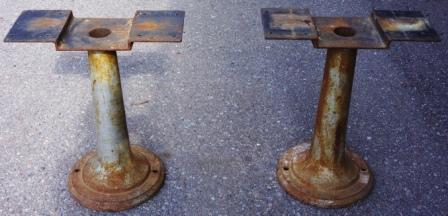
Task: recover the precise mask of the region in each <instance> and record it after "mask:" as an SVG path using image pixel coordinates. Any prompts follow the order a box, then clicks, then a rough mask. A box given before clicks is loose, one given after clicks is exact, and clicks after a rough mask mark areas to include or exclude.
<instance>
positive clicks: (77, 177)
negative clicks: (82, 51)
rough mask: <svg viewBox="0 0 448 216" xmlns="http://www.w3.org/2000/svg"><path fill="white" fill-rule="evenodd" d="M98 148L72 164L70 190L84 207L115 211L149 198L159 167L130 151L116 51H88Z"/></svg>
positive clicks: (138, 150)
mask: <svg viewBox="0 0 448 216" xmlns="http://www.w3.org/2000/svg"><path fill="white" fill-rule="evenodd" d="M88 55H89V64H90V71H91V75H90V77H91V82H92V92H93V104H94V107H95V116H96V130H97V149H96V151H92V152H90V153H89V154H87V155H86V156H84V157H83V158H82V159H81V160H80V161H78V162H77V164H76V165H75V167H74V168H73V170H72V172H71V173H70V177H69V182H68V184H69V190H70V192H71V193H72V195H73V196H74V197H75V198H76V199H77V200H78V201H79V202H80V203H81V204H82V205H84V206H86V207H88V208H93V209H96V210H102V211H120V210H123V209H127V208H131V207H133V206H135V205H137V204H139V203H141V202H143V201H145V200H147V199H149V198H150V197H151V196H152V195H154V193H155V192H157V191H158V189H159V188H160V187H161V186H162V183H163V180H164V168H163V165H162V163H161V161H160V160H159V159H158V158H157V156H156V155H154V154H153V153H151V152H149V151H147V150H145V149H144V148H142V147H139V146H130V144H129V136H128V130H127V126H126V115H125V110H124V104H123V96H122V91H121V83H120V73H119V69H118V62H117V54H116V52H115V51H89V52H88Z"/></svg>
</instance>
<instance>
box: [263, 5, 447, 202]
mask: <svg viewBox="0 0 448 216" xmlns="http://www.w3.org/2000/svg"><path fill="white" fill-rule="evenodd" d="M303 17H305V19H304V18H303ZM262 20H263V26H264V31H265V38H266V39H295V40H304V39H309V40H312V42H313V45H314V46H315V47H316V48H327V49H328V50H327V58H326V63H325V69H324V77H323V81H322V87H321V92H320V99H319V105H318V108H317V115H316V123H315V125H314V133H313V137H312V140H311V141H309V142H304V143H301V144H299V145H297V146H295V147H293V148H291V149H289V150H288V151H287V152H286V153H285V154H283V155H282V156H281V158H280V159H279V161H278V164H277V178H278V181H279V183H280V185H281V186H282V187H283V188H284V189H285V190H286V192H288V193H289V194H290V195H291V196H293V197H294V198H296V199H297V200H300V201H302V202H304V203H307V204H310V205H314V206H318V207H323V208H337V207H344V206H348V205H351V204H353V203H354V202H356V201H358V200H360V199H362V198H364V197H365V196H367V194H368V193H369V192H370V191H371V189H372V187H373V174H372V171H371V170H370V168H369V166H368V165H367V163H366V162H365V161H364V160H363V159H362V158H361V157H360V156H359V155H357V154H356V153H354V152H352V151H350V150H349V149H348V148H346V133H347V122H348V114H349V107H350V98H351V92H352V84H353V77H354V72H355V64H356V56H357V49H385V48H388V46H389V44H390V42H391V41H403V40H405V41H440V38H439V36H438V35H437V33H436V32H435V31H434V30H433V29H432V28H431V27H430V26H429V22H428V21H427V19H426V18H424V17H423V15H421V13H420V12H415V11H411V12H407V11H374V12H373V13H372V16H371V17H367V18H364V17H311V16H310V14H309V11H308V10H307V9H262ZM304 20H311V22H310V23H305V22H304ZM307 26H308V27H307ZM304 29H305V31H304Z"/></svg>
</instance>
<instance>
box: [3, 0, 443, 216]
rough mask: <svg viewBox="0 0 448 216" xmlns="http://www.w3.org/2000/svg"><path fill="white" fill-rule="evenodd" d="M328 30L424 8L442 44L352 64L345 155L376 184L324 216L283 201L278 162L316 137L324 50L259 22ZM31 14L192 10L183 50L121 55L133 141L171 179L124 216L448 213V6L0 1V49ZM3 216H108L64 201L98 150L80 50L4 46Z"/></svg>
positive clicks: (378, 53) (438, 0)
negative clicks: (347, 19) (290, 12)
mask: <svg viewBox="0 0 448 216" xmlns="http://www.w3.org/2000/svg"><path fill="white" fill-rule="evenodd" d="M265 7H300V8H309V9H310V10H311V12H312V14H313V15H319V16H368V15H369V14H370V12H371V11H372V10H373V9H388V10H392V9H394V10H419V11H422V12H423V13H424V14H425V15H427V16H429V19H430V22H431V24H432V25H433V27H434V28H435V29H436V30H437V31H438V32H439V33H440V35H441V37H442V42H441V43H398V42H397V43H394V44H392V46H391V48H390V49H389V50H361V51H359V54H358V60H357V67H356V74H355V82H354V87H353V94H352V103H351V108H350V120H349V129H348V135H347V144H348V146H349V147H350V148H351V149H352V150H354V151H356V152H358V153H359V154H360V155H362V156H363V158H364V159H365V160H366V161H367V162H368V164H369V165H370V167H371V169H372V170H373V172H374V175H375V186H374V189H373V191H372V193H371V194H370V195H369V196H368V197H367V198H366V199H364V200H363V201H361V202H358V203H356V204H355V205H353V206H351V207H349V208H342V209H319V208H315V207H311V206H308V205H304V204H301V203H299V202H297V201H295V200H294V199H293V198H291V197H290V196H288V195H287V194H286V193H285V192H284V191H283V190H282V188H281V187H280V186H279V184H278V183H277V180H276V176H275V168H276V163H277V159H278V158H279V157H280V155H281V154H282V153H283V152H285V151H286V150H287V149H288V148H290V147H292V146H294V145H295V144H296V143H298V142H300V141H303V140H307V139H309V138H310V137H311V135H312V129H313V123H314V117H315V111H316V108H317V101H318V96H319V90H320V84H321V80H322V74H323V73H322V72H323V64H324V58H325V50H319V49H314V48H313V47H312V45H311V42H309V41H266V40H264V38H263V32H262V25H261V18H260V8H265ZM26 9H69V10H73V12H74V15H75V16H76V17H133V15H134V13H135V11H136V10H184V11H186V18H185V29H184V30H185V33H184V40H183V42H182V43H179V44H168V43H160V44H155V43H152V44H144V43H137V44H135V45H134V49H133V50H132V51H131V52H119V63H120V69H121V75H122V85H123V91H124V98H125V106H126V113H127V121H128V128H129V132H130V137H131V142H132V143H134V144H138V145H142V146H144V147H146V148H149V149H151V150H152V151H153V152H155V153H157V154H158V155H159V156H160V157H161V158H162V160H163V161H164V163H165V166H166V168H167V178H166V181H165V185H164V187H163V188H162V189H161V191H160V192H159V193H158V194H157V196H155V197H154V198H153V199H151V200H150V201H148V202H145V203H144V204H142V205H140V206H138V207H137V208H134V209H131V210H128V211H124V212H121V213H118V215H447V214H448V193H447V190H448V159H447V154H448V145H447V144H448V141H447V140H448V100H447V99H448V85H447V80H448V73H447V68H448V61H447V60H446V58H447V56H448V39H447V37H446V35H447V30H448V19H447V17H448V2H446V1H443V0H428V1H417V0H414V1H392V0H390V1H366V0H353V1H348V0H345V1H344V0H337V1H336V0H314V1H311V0H309V1H292V0H279V1H267V0H257V1H249V0H248V1H242V0H226V1H219V0H209V1H205V0H183V1H168V0H158V1H153V0H151V1H143V0H140V1H125V0H115V1H106V0H96V1H93V0H85V1H75V0H71V1H60V0H51V1H25V0H17V1H6V0H1V1H0V35H1V36H2V37H3V36H4V35H6V33H7V31H8V30H9V28H10V27H11V26H12V24H13V22H14V21H15V19H16V18H17V17H18V15H19V14H20V12H21V11H22V10H26ZM0 50H1V51H0V65H1V67H0V68H1V69H0V70H1V71H0V151H1V154H0V215H97V214H98V215H103V214H106V213H98V212H95V211H91V210H88V209H85V208H83V207H81V206H80V205H79V204H77V203H76V202H75V201H74V200H73V199H72V198H71V197H70V194H69V192H68V191H67V186H66V180H67V175H68V172H69V170H70V169H71V167H72V166H73V165H74V163H75V162H76V161H77V160H78V159H79V158H80V157H81V156H82V155H83V154H85V153H86V152H88V151H89V150H90V149H93V148H95V128H94V124H95V123H94V112H93V107H92V99H91V92H90V81H89V72H88V66H87V59H86V57H87V55H86V53H85V52H56V51H55V48H54V46H53V45H51V44H6V43H0Z"/></svg>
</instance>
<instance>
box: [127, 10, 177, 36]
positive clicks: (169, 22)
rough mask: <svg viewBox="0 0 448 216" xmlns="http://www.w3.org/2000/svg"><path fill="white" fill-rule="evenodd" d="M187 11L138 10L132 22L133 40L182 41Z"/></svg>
mask: <svg viewBox="0 0 448 216" xmlns="http://www.w3.org/2000/svg"><path fill="white" fill-rule="evenodd" d="M184 17H185V12H183V11H137V12H136V14H135V17H134V19H133V22H132V29H131V35H130V37H129V40H130V41H132V42H181V41H182V34H183V26H184Z"/></svg>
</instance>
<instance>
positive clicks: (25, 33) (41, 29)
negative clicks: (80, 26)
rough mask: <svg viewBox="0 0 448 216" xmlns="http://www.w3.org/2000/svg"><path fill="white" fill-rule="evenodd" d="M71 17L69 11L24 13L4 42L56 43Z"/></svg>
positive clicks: (31, 11)
mask: <svg viewBox="0 0 448 216" xmlns="http://www.w3.org/2000/svg"><path fill="white" fill-rule="evenodd" d="M71 17H72V12H71V11H69V10H26V11H23V12H22V14H20V16H19V18H17V20H16V22H15V23H14V25H13V27H12V28H11V30H10V31H9V33H8V35H7V36H6V38H5V40H4V41H5V42H49V43H56V42H57V40H58V38H59V36H60V34H61V32H62V31H63V30H64V28H65V25H66V23H67V21H68V20H69V19H71Z"/></svg>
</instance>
